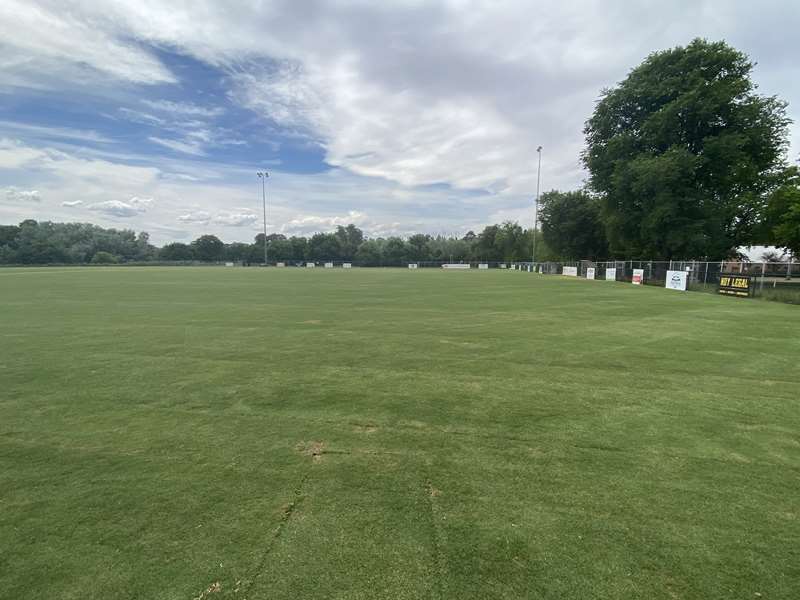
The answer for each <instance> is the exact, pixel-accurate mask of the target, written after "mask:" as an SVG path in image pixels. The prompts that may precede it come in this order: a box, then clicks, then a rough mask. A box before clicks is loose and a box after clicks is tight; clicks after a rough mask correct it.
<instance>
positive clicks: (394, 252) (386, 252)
mask: <svg viewBox="0 0 800 600" xmlns="http://www.w3.org/2000/svg"><path fill="white" fill-rule="evenodd" d="M407 254H408V250H407V248H406V243H405V242H404V241H403V240H402V239H400V238H399V237H390V238H389V239H387V240H386V245H385V246H384V248H383V257H384V259H385V260H386V261H387V262H388V263H389V264H391V265H397V264H400V263H403V262H406V260H407V258H408V257H407Z"/></svg>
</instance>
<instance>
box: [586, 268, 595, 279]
mask: <svg viewBox="0 0 800 600" xmlns="http://www.w3.org/2000/svg"><path fill="white" fill-rule="evenodd" d="M586 279H594V267H587V268H586Z"/></svg>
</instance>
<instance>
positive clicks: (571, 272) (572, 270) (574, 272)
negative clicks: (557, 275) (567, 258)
mask: <svg viewBox="0 0 800 600" xmlns="http://www.w3.org/2000/svg"><path fill="white" fill-rule="evenodd" d="M561 274H562V275H568V276H570V277H577V276H578V267H564V268H563V269H562V271H561Z"/></svg>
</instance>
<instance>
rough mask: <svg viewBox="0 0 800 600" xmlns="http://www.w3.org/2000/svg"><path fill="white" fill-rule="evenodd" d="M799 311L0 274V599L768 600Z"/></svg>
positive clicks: (795, 583) (382, 273)
mask: <svg viewBox="0 0 800 600" xmlns="http://www.w3.org/2000/svg"><path fill="white" fill-rule="evenodd" d="M798 310H799V309H798V307H796V306H789V305H782V304H777V303H766V302H758V301H752V300H739V299H733V298H718V297H715V296H713V295H710V294H691V293H689V294H687V293H680V292H672V291H668V290H663V289H658V288H652V287H648V286H642V287H636V286H632V285H628V284H617V283H608V282H600V281H595V282H590V281H579V280H572V279H569V278H562V277H541V276H536V275H530V274H527V273H517V272H505V271H486V272H478V271H472V272H441V271H438V270H419V271H408V270H400V269H396V270H393V269H385V270H382V269H353V270H351V271H343V270H336V271H326V270H321V269H315V270H314V271H311V270H304V269H296V270H295V269H283V270H278V269H271V270H268V271H267V270H264V269H256V268H252V269H224V268H102V269H101V268H97V269H90V268H73V269H69V268H64V269H7V270H0V598H9V599H29V598H30V599H39V598H48V599H65V598H76V599H77V598H80V599H87V598H102V599H104V600H107V599H116V598H142V599H147V600H154V599H167V598H169V599H186V600H190V599H193V598H194V599H196V598H202V599H203V600H209V599H210V600H215V599H217V598H248V599H251V600H252V599H257V598H263V599H270V600H272V599H283V598H287V599H289V598H291V599H303V598H337V599H354V598H364V599H383V598H386V599H406V598H408V599H422V598H431V599H443V598H452V599H467V598H475V599H485V598H508V599H519V598H547V599H551V598H552V599H571V598H575V599H578V598H580V599H588V598H591V599H599V598H625V599H630V598H647V599H651V598H697V599H704V600H707V599H717V598H719V599H722V598H726V599H728V598H743V599H751V598H758V597H761V598H765V599H773V598H786V599H790V598H791V599H796V598H798V597H800V516H799V515H800V312H798Z"/></svg>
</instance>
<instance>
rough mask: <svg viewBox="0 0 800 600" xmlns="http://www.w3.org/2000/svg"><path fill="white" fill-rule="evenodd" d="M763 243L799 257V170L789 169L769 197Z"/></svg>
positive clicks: (795, 168)
mask: <svg viewBox="0 0 800 600" xmlns="http://www.w3.org/2000/svg"><path fill="white" fill-rule="evenodd" d="M764 225H765V226H766V227H765V229H766V232H765V235H764V238H763V240H761V241H764V243H767V244H773V245H775V246H779V247H781V248H786V249H788V250H789V251H790V252H791V253H792V256H793V257H794V258H797V257H800V170H798V168H797V167H789V168H788V169H786V171H784V173H783V174H782V176H781V183H780V185H778V186H777V187H776V189H775V191H774V192H773V193H772V194H771V195H770V198H769V202H768V203H767V208H766V210H765V221H764Z"/></svg>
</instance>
